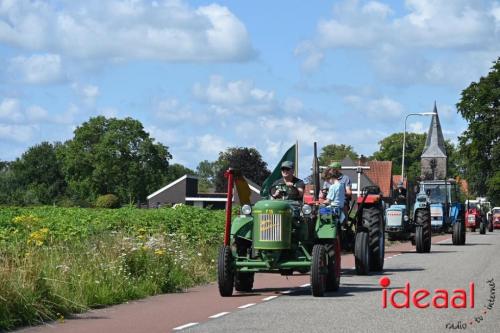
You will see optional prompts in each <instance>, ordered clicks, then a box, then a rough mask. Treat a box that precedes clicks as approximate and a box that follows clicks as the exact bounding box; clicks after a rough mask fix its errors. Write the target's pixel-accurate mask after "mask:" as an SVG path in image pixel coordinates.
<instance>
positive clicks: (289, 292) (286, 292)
mask: <svg viewBox="0 0 500 333" xmlns="http://www.w3.org/2000/svg"><path fill="white" fill-rule="evenodd" d="M281 293H282V294H283V295H286V294H291V293H292V291H291V290H285V291H282V292H281Z"/></svg>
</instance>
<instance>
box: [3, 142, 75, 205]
mask: <svg viewBox="0 0 500 333" xmlns="http://www.w3.org/2000/svg"><path fill="white" fill-rule="evenodd" d="M60 146H61V145H60V144H58V143H55V144H51V143H48V142H42V143H41V144H38V145H35V146H33V147H30V148H29V149H28V150H27V151H26V152H25V153H24V154H23V155H22V156H21V157H20V158H18V159H16V161H14V162H11V163H4V164H3V165H2V166H3V168H2V169H1V171H0V180H1V183H2V185H1V186H0V188H1V191H2V196H1V197H0V202H2V203H4V204H8V203H15V204H18V205H37V204H52V203H53V202H54V201H56V200H57V199H58V198H60V197H61V196H63V195H64V192H65V189H66V182H65V180H64V176H63V173H62V170H61V165H60V163H59V161H58V159H57V156H56V152H57V150H58V149H60Z"/></svg>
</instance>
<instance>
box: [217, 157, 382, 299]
mask: <svg viewBox="0 0 500 333" xmlns="http://www.w3.org/2000/svg"><path fill="white" fill-rule="evenodd" d="M315 151H316V150H315ZM315 156H316V155H315ZM315 160H316V161H317V159H316V158H315ZM315 169H316V168H315ZM315 173H316V174H317V173H318V172H316V170H315ZM225 175H226V177H227V179H228V201H227V206H226V227H225V235H224V245H223V246H222V247H221V248H220V250H219V257H218V286H219V292H220V295H221V296H224V297H226V296H231V295H232V294H233V290H236V291H239V292H249V291H251V290H252V288H253V283H254V275H255V273H256V272H264V273H278V274H281V275H293V274H294V273H300V274H304V273H308V272H309V273H310V281H311V290H312V294H313V296H323V295H324V293H325V292H329V291H336V290H338V289H339V284H340V272H341V269H340V268H341V256H340V251H341V241H345V239H343V240H342V239H341V238H342V237H346V238H348V239H350V241H351V242H352V243H354V242H355V244H353V245H352V247H353V248H354V249H355V258H356V271H357V272H358V273H359V274H367V273H368V272H369V271H370V270H382V268H383V263H384V253H383V249H384V237H383V235H384V228H383V213H381V211H380V210H374V209H373V208H372V206H373V207H375V206H376V205H380V203H379V202H375V201H376V199H374V197H376V196H377V195H375V196H374V195H371V194H370V195H365V196H364V197H360V198H359V200H360V203H361V204H360V208H361V209H358V214H357V218H358V220H359V223H356V225H357V227H356V228H355V230H356V232H355V233H354V234H353V236H352V237H350V236H349V235H350V233H347V232H346V233H345V236H344V232H343V231H342V230H341V228H339V223H338V217H337V215H336V214H333V212H332V209H331V208H330V207H328V206H325V205H323V204H322V203H321V202H320V201H319V200H318V190H314V195H313V196H312V197H309V196H304V200H303V201H294V200H288V199H287V196H286V194H285V196H284V199H283V200H270V199H267V198H266V199H264V200H260V201H258V202H257V203H256V204H255V205H253V206H252V205H250V198H249V192H250V191H249V189H248V184H247V183H246V181H245V180H244V178H243V176H242V175H241V173H240V172H239V171H238V170H233V169H229V170H227V171H226V174H225ZM314 178H315V179H318V181H315V185H316V186H315V189H319V177H314ZM234 185H236V189H237V191H238V196H239V198H240V201H241V202H242V204H243V205H242V207H241V211H240V214H239V215H238V216H236V217H232V216H231V210H232V207H231V202H232V200H231V198H232V195H233V193H232V191H233V186H234ZM283 191H285V192H286V189H283ZM377 207H378V206H377ZM351 230H352V229H351ZM341 233H343V235H342V236H341Z"/></svg>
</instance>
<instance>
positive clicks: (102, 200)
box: [95, 194, 120, 208]
mask: <svg viewBox="0 0 500 333" xmlns="http://www.w3.org/2000/svg"><path fill="white" fill-rule="evenodd" d="M95 206H96V207H97V208H120V199H119V198H118V197H117V196H116V195H114V194H106V195H101V196H100V197H98V198H97V200H96V202H95Z"/></svg>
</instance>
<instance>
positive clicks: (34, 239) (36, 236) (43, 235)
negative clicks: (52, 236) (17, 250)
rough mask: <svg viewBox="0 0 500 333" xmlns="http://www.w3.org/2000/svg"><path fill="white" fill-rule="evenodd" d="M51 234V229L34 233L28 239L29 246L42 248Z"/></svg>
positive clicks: (43, 229)
mask: <svg viewBox="0 0 500 333" xmlns="http://www.w3.org/2000/svg"><path fill="white" fill-rule="evenodd" d="M48 233H49V228H42V229H40V230H37V231H33V232H32V233H31V234H30V235H29V237H28V244H34V245H36V246H42V245H43V243H44V242H45V240H47V236H48Z"/></svg>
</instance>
